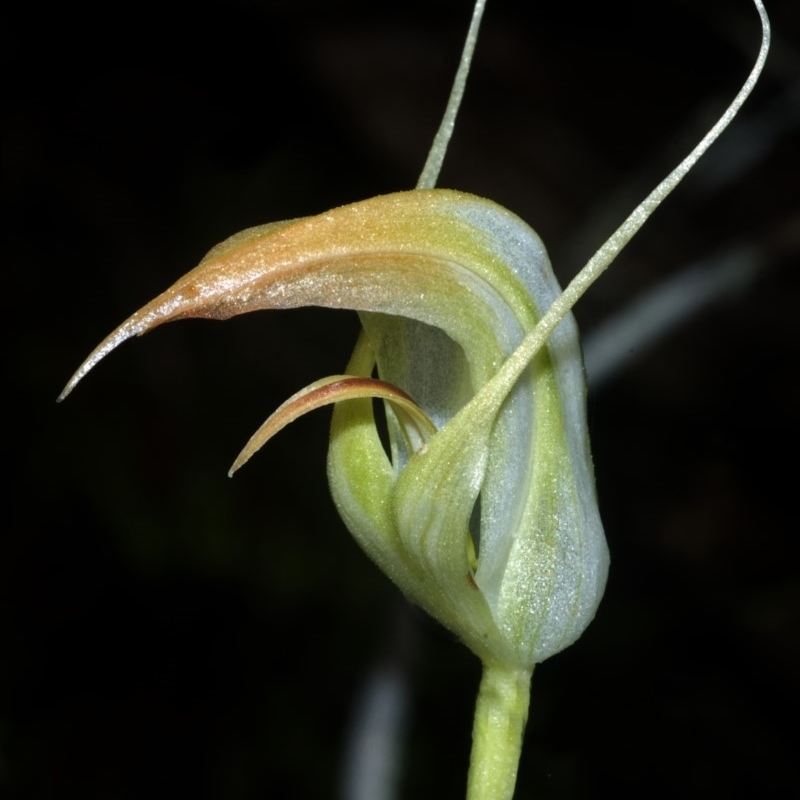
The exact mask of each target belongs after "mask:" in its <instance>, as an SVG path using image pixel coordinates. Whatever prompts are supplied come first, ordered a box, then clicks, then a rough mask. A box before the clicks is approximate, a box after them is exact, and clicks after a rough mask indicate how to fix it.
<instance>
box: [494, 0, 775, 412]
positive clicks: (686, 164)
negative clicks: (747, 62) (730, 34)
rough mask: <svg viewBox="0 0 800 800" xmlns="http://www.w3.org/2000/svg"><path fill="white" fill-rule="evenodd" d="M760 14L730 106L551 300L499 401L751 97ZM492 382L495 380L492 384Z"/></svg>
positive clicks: (508, 372)
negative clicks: (752, 51)
mask: <svg viewBox="0 0 800 800" xmlns="http://www.w3.org/2000/svg"><path fill="white" fill-rule="evenodd" d="M753 3H754V5H755V7H756V9H757V10H758V14H759V16H760V18H761V31H762V36H761V48H760V50H759V52H758V58H757V59H756V63H755V65H754V66H753V69H752V70H751V71H750V74H749V75H748V77H747V80H746V81H745V82H744V85H743V86H742V88H741V89H740V90H739V92H738V94H737V95H736V97H735V98H734V99H733V102H732V103H731V104H730V105H729V106H728V108H727V109H726V110H725V112H724V113H723V114H722V116H721V117H720V118H719V120H717V122H716V124H715V125H714V126H713V127H712V128H711V130H709V132H708V133H707V134H706V135H705V136H704V137H703V138H702V139H701V140H700V142H699V144H697V146H696V147H695V148H694V149H693V150H692V151H691V153H689V155H688V156H686V158H684V159H683V161H681V163H680V164H678V166H677V167H675V169H673V170H672V172H670V174H669V175H667V177H666V178H664V180H663V181H661V183H660V184H659V185H658V186H656V188H655V189H653V191H652V192H650V194H649V195H648V196H647V197H646V198H645V199H644V200H643V201H642V202H641V203H640V204H639V205H638V206H636V208H635V209H634V210H633V212H632V213H631V214H630V216H628V218H627V219H626V220H625V221H624V222H623V223H622V225H620V226H619V228H617V230H616V231H614V233H612V234H611V236H610V237H609V238H608V240H607V241H606V243H605V244H604V245H603V246H602V247H600V248H599V250H598V251H597V252H596V253H595V254H594V255H593V256H592V257H591V258H590V259H589V261H588V262H587V263H586V266H585V267H584V268H583V269H582V270H581V271H580V272H579V273H578V274H577V275H576V276H575V277H574V278H573V279H572V281H570V283H569V285H568V286H567V288H566V289H564V291H563V292H562V293H561V294H560V295H559V296H558V298H557V299H556V300H555V301H554V302H553V304H552V305H551V306H550V308H549V309H548V310H547V312H546V313H545V314H544V315H543V316H542V318H541V319H540V320H539V322H538V323H537V325H536V327H535V328H534V329H533V330H532V331H531V332H530V333H529V334H528V335H527V336H526V337H525V339H524V340H523V341H522V343H521V344H520V346H519V347H518V348H517V349H516V351H515V352H514V353H513V354H512V355H511V356H510V357H509V358H508V359H507V360H506V362H505V363H504V364H503V366H502V367H501V369H500V371H499V372H498V374H497V375H496V376H495V380H493V381H492V382H491V384H488V385H487V389H489V386H491V387H492V388H491V389H489V391H490V392H498V394H497V395H496V396H497V399H498V401H501V400H502V398H503V397H505V395H506V394H507V392H508V390H509V387H511V386H513V384H514V383H515V382H516V381H517V380H518V379H519V376H520V375H521V374H522V372H523V371H524V370H525V368H526V367H527V366H528V364H530V362H531V359H532V358H533V357H534V356H535V355H536V353H538V352H539V350H541V348H542V347H543V346H544V344H545V343H546V342H547V339H548V338H549V337H550V335H551V334H552V333H553V331H554V330H555V329H556V328H557V327H558V325H559V323H560V322H561V320H563V319H564V317H565V316H566V315H567V314H568V313H569V311H570V310H571V309H572V307H573V306H574V305H575V303H577V302H578V300H580V298H581V297H582V296H583V294H584V292H585V291H586V290H587V289H588V288H589V287H590V286H591V285H592V284H593V283H594V282H595V281H596V280H597V279H598V278H599V277H600V275H602V274H603V272H605V270H606V269H607V268H608V266H609V265H610V264H611V263H612V262H613V261H614V259H615V258H616V257H617V255H618V254H619V252H620V251H621V250H622V249H623V248H624V247H625V245H627V244H628V242H629V241H630V240H631V239H632V238H633V237H634V235H635V234H636V233H637V232H638V231H639V229H640V228H641V227H642V225H644V223H645V222H647V220H648V218H649V217H650V215H651V214H652V213H653V212H654V211H655V210H656V209H657V208H658V206H659V205H661V203H662V202H663V200H664V199H665V198H666V197H667V196H668V195H669V194H670V192H672V190H673V189H674V188H675V187H676V186H677V185H678V184H679V183H680V182H681V180H683V178H684V176H685V175H686V173H687V172H689V170H690V169H691V168H692V167H693V166H694V165H695V164H696V163H697V161H698V160H699V159H700V157H701V156H702V155H703V153H705V152H706V150H708V148H709V147H710V146H711V145H712V144H713V142H714V141H715V140H716V139H717V137H718V136H719V135H720V134H721V133H722V131H724V130H725V128H727V127H728V125H729V124H730V122H731V120H733V118H734V117H735V116H736V114H737V113H738V111H739V109H740V108H741V107H742V105H743V104H744V102H745V100H747V98H748V96H749V95H750V92H752V91H753V87H754V86H755V85H756V82H757V81H758V78H759V76H760V75H761V71H762V69H763V68H764V62H765V61H766V59H767V53H768V52H769V42H770V24H769V17H768V16H767V11H766V9H765V8H764V4H763V3H762V2H761V0H753ZM492 384H494V385H493V386H492Z"/></svg>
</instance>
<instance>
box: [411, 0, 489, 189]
mask: <svg viewBox="0 0 800 800" xmlns="http://www.w3.org/2000/svg"><path fill="white" fill-rule="evenodd" d="M485 6H486V0H477V2H476V3H475V8H474V9H473V11H472V21H471V22H470V24H469V31H468V32H467V38H466V41H465V42H464V50H463V51H462V52H461V62H460V63H459V65H458V71H457V72H456V77H455V80H454V81H453V88H452V89H451V90H450V98H449V99H448V101H447V108H446V109H445V112H444V116H443V117H442V122H441V124H440V125H439V130H438V131H437V132H436V137H435V138H434V140H433V144H432V145H431V149H430V152H429V153H428V160H427V161H426V162H425V166H424V167H423V169H422V174H421V175H420V176H419V180H418V181H417V189H433V187H434V186H436V181H437V180H439V172H440V171H441V169H442V162H443V161H444V157H445V155H446V154H447V145H448V144H449V143H450V137H451V136H452V135H453V129H454V128H455V124H456V115H457V114H458V109H459V107H460V105H461V99H462V98H463V97H464V88H465V86H466V85H467V76H468V75H469V69H470V65H471V64H472V55H473V53H474V52H475V43H476V42H477V41H478V29H479V28H480V25H481V17H483V9H484V7H485Z"/></svg>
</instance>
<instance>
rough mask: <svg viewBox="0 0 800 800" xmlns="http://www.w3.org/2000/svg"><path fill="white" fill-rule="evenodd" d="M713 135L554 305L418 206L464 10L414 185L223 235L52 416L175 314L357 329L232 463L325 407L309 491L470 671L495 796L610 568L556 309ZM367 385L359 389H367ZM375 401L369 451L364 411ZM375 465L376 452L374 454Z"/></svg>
mask: <svg viewBox="0 0 800 800" xmlns="http://www.w3.org/2000/svg"><path fill="white" fill-rule="evenodd" d="M754 2H755V5H756V7H757V8H758V10H759V13H760V14H761V18H762V24H763V30H764V39H763V42H762V48H761V52H760V54H759V57H758V61H757V63H756V66H755V67H754V69H753V72H752V73H751V75H750V77H749V78H748V81H747V83H746V84H745V85H744V87H743V88H742V90H741V92H740V93H739V95H737V98H736V99H735V101H734V103H733V104H732V105H731V107H730V108H729V109H728V111H727V112H726V113H725V115H723V117H722V119H721V120H720V121H719V122H718V123H717V125H716V126H715V127H714V128H713V129H712V130H711V131H710V132H709V134H708V135H707V136H706V137H705V138H704V139H703V141H702V142H701V143H700V144H699V145H698V146H697V148H695V150H694V151H692V153H691V154H690V155H689V156H688V157H687V158H686V159H685V160H684V162H682V163H681V164H680V165H679V166H678V167H677V168H676V169H675V171H673V173H671V174H670V176H668V177H667V178H666V179H665V181H664V182H662V184H660V185H659V187H658V188H657V189H656V190H654V192H653V193H651V195H649V196H648V197H647V198H646V199H645V200H644V201H643V203H642V204H641V205H640V206H639V207H637V209H636V210H635V211H634V212H633V213H632V214H631V216H630V217H629V218H628V219H627V220H626V221H625V222H624V223H623V224H622V226H621V227H620V228H619V229H618V230H617V232H616V233H615V234H614V235H613V236H612V237H611V239H609V241H608V242H607V243H606V244H605V245H604V246H603V247H602V248H601V249H600V250H599V251H598V253H597V254H596V255H595V256H594V257H593V258H592V259H591V260H590V262H589V263H588V264H587V266H586V267H585V268H584V270H582V271H581V273H579V275H578V276H577V277H576V278H575V279H574V280H573V282H572V283H571V284H570V285H569V286H568V287H567V289H566V290H565V291H564V292H562V291H561V289H560V287H559V285H558V283H557V281H556V279H555V277H554V275H553V272H552V269H551V267H550V263H549V261H548V258H547V254H546V251H545V248H544V245H543V244H542V242H541V241H540V240H539V238H538V236H537V235H536V233H534V231H533V230H532V229H531V228H530V227H529V226H528V225H527V224H526V223H525V222H523V221H522V220H521V219H519V218H518V217H517V216H515V215H514V214H512V213H511V212H510V211H507V210H506V209H504V208H502V207H500V206H498V205H497V204H495V203H493V202H491V201H489V200H484V199H481V198H479V197H475V196H473V195H469V194H464V193H460V192H455V191H449V190H443V189H434V188H431V187H432V186H433V184H434V183H435V181H436V176H437V175H438V167H439V165H440V164H441V159H442V158H443V156H444V151H445V150H446V144H447V139H448V137H449V133H450V131H452V124H453V119H454V116H455V109H457V107H458V102H459V100H460V96H461V93H462V92H463V86H464V81H465V79H466V71H467V69H468V67H469V58H470V56H471V52H472V48H473V47H474V43H475V38H476V35H477V27H478V24H479V21H480V13H481V12H482V9H483V3H482V2H479V3H478V5H477V7H476V11H475V15H474V16H473V23H472V27H471V29H470V34H469V36H468V40H467V45H466V47H465V55H464V57H463V58H462V66H461V69H460V70H459V76H458V78H457V80H456V85H455V87H454V92H453V96H452V97H451V102H450V104H449V106H448V112H447V114H446V116H445V120H444V122H443V124H442V129H441V131H440V138H438V139H437V143H436V144H435V145H434V148H433V150H432V157H431V160H430V161H429V163H428V165H427V166H426V170H425V172H424V173H423V177H422V179H421V180H420V187H421V188H417V189H416V190H413V191H408V192H401V193H397V194H390V195H386V196H381V197H375V198H372V199H370V200H365V201H362V202H358V203H353V204H352V205H347V206H343V207H341V208H336V209H334V210H332V211H329V212H327V213H324V214H321V215H319V216H315V217H309V218H304V219H297V220H291V221H285V222H277V223H271V224H268V225H263V226H260V227H257V228H251V229H248V230H245V231H242V232H241V233H238V234H236V235H235V236H232V237H231V238H229V239H227V240H226V241H224V242H222V243H221V244H219V245H217V246H216V247H215V248H213V249H212V250H211V251H210V252H209V253H208V255H207V256H206V257H205V258H204V259H203V260H202V261H201V263H200V264H199V265H198V266H197V267H196V268H195V269H193V270H192V271H191V272H189V273H188V274H187V275H185V276H184V277H182V278H181V279H179V280H178V281H177V282H176V283H175V284H174V285H173V286H171V287H170V288H169V289H167V290H166V291H165V292H164V293H163V294H161V295H159V296H158V297H156V298H155V299H154V300H153V301H151V302H150V303H148V304H147V305H146V306H144V308H142V309H140V310H139V311H137V312H136V313H135V314H134V315H133V316H131V317H130V318H129V319H128V320H126V321H125V322H123V323H122V325H120V326H119V327H118V328H117V329H116V330H115V331H114V332H113V333H111V334H110V335H109V336H108V337H107V338H106V339H105V340H104V341H103V342H102V343H101V344H100V345H99V346H98V347H97V348H96V349H95V350H94V352H93V353H92V354H91V355H90V356H89V357H88V358H87V360H86V361H85V362H84V363H83V365H82V366H81V367H80V368H79V369H78V371H77V372H76V373H75V375H74V376H73V377H72V379H71V380H70V382H69V383H68V384H67V387H66V389H65V390H64V392H63V393H62V398H63V397H65V396H66V395H67V394H68V393H69V392H70V391H71V390H72V389H73V388H74V386H75V385H76V384H77V382H78V381H79V380H80V379H81V378H82V377H83V376H84V375H85V374H86V373H87V372H88V371H89V370H90V369H91V368H92V367H94V366H95V365H96V364H97V362H98V361H100V360H101V359H102V358H103V357H105V356H106V355H107V354H108V353H109V352H110V351H111V350H113V349H114V348H115V347H117V345H119V344H120V343H121V342H123V341H125V340H126V339H128V338H130V337H132V336H135V335H140V334H143V333H145V332H147V331H149V330H152V329H153V328H155V327H157V326H158V325H160V324H162V323H164V322H169V321H172V320H177V319H183V318H185V317H207V318H214V319H227V318H228V317H231V316H234V315H236V314H242V313H246V312H249V311H255V310H261V309H275V308H295V307H298V306H306V305H318V306H325V307H329V308H347V309H354V310H356V311H358V312H359V313H360V317H361V322H362V327H363V331H362V334H361V336H360V338H359V340H358V342H357V344H356V347H355V350H354V352H353V355H352V357H351V359H350V362H349V364H348V365H347V368H346V370H345V372H344V373H343V374H341V375H333V376H330V377H327V378H323V379H322V380H319V381H316V382H315V383H313V384H311V385H310V386H308V387H306V388H305V389H302V390H301V391H299V392H298V393H297V394H295V395H294V396H293V397H291V398H289V399H288V400H287V401H286V402H285V403H284V404H283V405H282V406H281V407H280V408H278V410H277V411H275V413H274V414H272V415H271V416H270V417H269V418H268V419H267V421H266V422H265V423H264V424H263V425H262V426H261V427H260V428H259V429H258V430H257V431H256V433H255V434H254V435H253V437H252V438H251V440H250V441H249V442H248V444H247V445H246V447H245V448H244V450H243V451H242V453H241V454H240V455H239V457H238V458H237V459H236V461H235V463H234V465H233V467H232V469H231V473H232V472H233V471H235V470H236V469H238V468H239V467H241V466H242V465H243V464H244V463H245V462H246V461H247V460H248V459H249V458H250V457H251V456H252V455H253V454H254V453H255V452H256V451H257V450H258V449H259V448H260V447H261V446H262V445H263V444H264V443H265V442H266V441H267V440H268V439H269V438H270V437H272V436H273V435H275V434H276V433H277V432H278V431H280V430H281V429H282V428H283V427H285V426H286V425H288V424H289V423H290V422H292V421H294V420H295V419H296V418H297V417H298V416H300V415H301V414H304V413H306V412H308V411H310V410H312V409H315V408H318V407H321V406H323V405H329V404H334V406H335V407H334V413H333V423H332V428H331V436H330V446H329V455H328V478H329V482H330V487H331V492H332V494H333V498H334V501H335V503H336V506H337V508H338V510H339V513H340V515H341V517H342V519H343V520H344V522H345V524H346V525H347V527H348V528H349V530H350V532H351V533H352V535H353V536H354V537H355V539H356V540H357V541H358V543H359V544H360V546H361V547H362V548H363V549H364V550H365V551H366V553H367V554H368V555H369V556H370V558H371V559H372V560H373V561H374V562H375V563H376V564H377V565H378V566H379V567H380V568H381V569H382V570H383V571H384V572H385V573H386V574H387V575H388V576H389V577H390V578H391V579H392V580H393V581H394V582H395V583H396V584H397V586H398V587H399V588H400V589H401V590H402V591H403V593H404V594H406V595H407V596H408V597H409V598H410V599H411V600H412V601H413V602H415V603H417V604H418V605H420V606H421V607H423V608H424V609H426V610H427V611H428V612H429V613H430V614H431V615H432V616H434V617H435V618H436V619H438V620H439V621H440V622H441V623H442V624H443V625H445V626H446V627H447V628H449V629H450V630H452V631H453V632H454V633H456V634H457V635H458V636H459V637H460V638H461V639H462V641H463V642H464V643H465V644H466V645H467V646H468V647H469V648H470V649H471V650H472V651H473V652H474V653H475V654H476V655H477V656H478V657H479V658H480V659H481V660H482V662H483V664H484V667H485V669H484V678H483V682H482V684H481V690H480V693H479V698H478V707H477V710H476V722H475V729H474V745H473V747H474V749H473V758H472V763H471V768H470V779H469V789H468V795H469V797H473V798H510V797H511V796H512V794H513V789H514V782H515V779H516V769H517V761H518V757H519V751H520V747H521V741H522V733H523V730H524V725H525V720H526V717H527V708H528V697H529V684H530V677H531V674H532V671H533V668H534V665H535V664H537V663H539V662H540V661H543V660H544V659H546V658H548V657H549V656H551V655H553V654H555V653H557V652H559V651H560V650H562V649H563V648H564V647H566V646H568V645H569V644H571V643H573V642H574V641H575V640H576V639H577V638H578V637H579V636H580V635H581V633H582V632H583V630H584V629H585V628H586V626H587V625H588V624H589V622H590V621H591V620H592V618H593V617H594V614H595V611H596V610H597V607H598V604H599V602H600V599H601V597H602V595H603V590H604V587H605V583H606V577H607V573H608V564H609V557H608V551H607V548H606V543H605V538H604V535H603V528H602V524H601V521H600V515H599V512H598V505H597V497H596V493H595V488H594V476H593V469H592V462H591V456H590V451H589V437H588V431H587V423H586V410H585V394H586V392H585V380H584V374H583V366H582V359H581V351H580V342H579V337H578V331H577V327H576V325H575V322H574V320H573V318H572V315H571V313H570V309H571V307H572V305H574V303H575V302H576V300H577V299H578V298H579V297H580V296H581V295H582V293H583V292H584V291H585V290H586V288H588V286H589V285H590V284H591V283H592V282H593V281H594V280H595V279H596V278H597V276H598V275H599V274H600V273H601V272H602V271H603V270H604V269H605V268H606V267H607V266H608V265H609V264H610V263H611V261H612V260H613V258H614V257H615V256H616V255H617V253H618V252H619V251H620V250H621V249H622V247H624V245H625V244H626V243H627V241H628V240H629V239H630V238H631V237H632V236H633V235H634V233H635V232H636V231H637V230H638V229H639V228H640V227H641V226H642V225H643V224H644V221H645V220H646V219H647V217H648V216H649V214H650V213H652V211H653V210H654V209H655V208H656V207H657V206H658V204H659V203H660V202H661V201H662V200H663V199H664V197H666V196H667V194H669V192H670V191H672V189H673V188H674V187H675V186H676V185H677V183H678V182H679V181H680V180H681V178H682V177H683V176H684V175H685V174H686V172H687V171H688V170H689V169H690V168H691V166H692V165H693V164H694V163H695V162H696V161H697V159H698V158H699V157H700V155H701V154H702V153H703V152H704V151H705V149H706V148H707V147H708V146H709V145H710V143H711V142H712V141H713V139H714V138H716V136H717V135H718V134H719V133H720V131H721V130H722V129H723V128H724V127H725V126H726V125H727V124H728V122H729V121H730V120H731V119H732V117H733V116H734V114H735V113H736V111H737V110H738V108H739V107H740V106H741V104H742V103H743V102H744V99H745V97H746V96H747V94H748V93H749V92H750V90H751V89H752V87H753V85H754V84H755V81H756V79H757V77H758V74H759V72H760V69H761V67H762V65H763V62H764V59H765V57H766V49H767V42H768V22H767V19H766V14H765V12H764V9H763V5H762V4H761V2H760V0H754ZM375 375H377V377H375ZM374 398H379V399H381V400H383V401H384V402H385V406H386V420H387V427H388V442H389V445H388V448H384V444H383V443H382V441H381V436H380V433H379V426H378V423H377V422H376V419H375V417H374V412H373V402H372V401H373V399H374ZM387 450H388V451H387Z"/></svg>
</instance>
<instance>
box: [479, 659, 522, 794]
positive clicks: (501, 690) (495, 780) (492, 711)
mask: <svg viewBox="0 0 800 800" xmlns="http://www.w3.org/2000/svg"><path fill="white" fill-rule="evenodd" d="M532 674H533V669H519V668H514V667H508V666H504V665H502V664H497V663H493V664H484V665H483V677H482V678H481V686H480V689H479V690H478V702H477V704H476V706H475V722H474V725H473V728H472V757H471V758H470V766H469V776H468V778H467V800H511V798H512V797H513V796H514V785H515V784H516V782H517V766H518V765H519V756H520V752H521V750H522V736H523V734H524V733H525V723H526V722H527V721H528V703H529V701H530V696H531V675H532Z"/></svg>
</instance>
